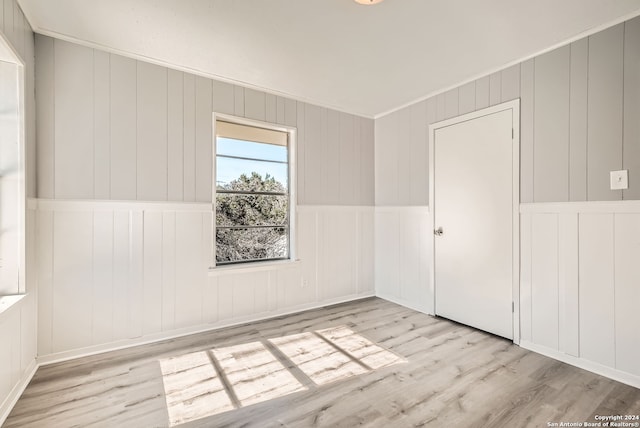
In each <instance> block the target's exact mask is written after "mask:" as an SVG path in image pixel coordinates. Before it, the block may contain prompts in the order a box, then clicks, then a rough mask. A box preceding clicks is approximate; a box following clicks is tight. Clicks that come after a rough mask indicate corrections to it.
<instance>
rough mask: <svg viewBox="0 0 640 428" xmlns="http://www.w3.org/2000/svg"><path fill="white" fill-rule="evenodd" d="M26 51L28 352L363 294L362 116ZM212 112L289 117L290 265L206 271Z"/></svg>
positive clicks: (366, 164)
mask: <svg viewBox="0 0 640 428" xmlns="http://www.w3.org/2000/svg"><path fill="white" fill-rule="evenodd" d="M36 54H37V60H38V61H37V74H36V76H37V89H38V91H37V93H38V114H39V116H38V117H39V120H38V128H37V132H38V198H39V199H38V201H36V203H35V205H36V206H37V209H36V210H35V211H34V212H35V214H34V215H35V216H36V219H37V221H36V223H37V235H38V240H39V246H38V266H39V271H38V281H39V284H40V288H41V294H40V299H39V301H38V305H39V311H40V312H39V315H40V316H39V328H38V345H39V355H40V356H45V357H47V356H48V357H49V358H58V357H68V356H73V355H78V354H80V353H82V352H88V351H97V350H102V349H108V348H109V347H112V346H114V344H116V343H117V344H131V343H138V342H140V341H143V340H151V339H154V338H159V337H167V336H170V335H173V334H177V333H181V332H182V333H183V332H188V331H195V330H198V329H203V328H212V327H214V326H219V325H224V324H229V323H233V322H239V321H241V320H249V319H259V318H262V317H267V316H273V315H274V314H277V313H283V312H286V311H290V310H295V309H301V308H308V307H313V306H318V305H322V304H326V303H330V302H337V301H341V300H345V299H352V298H357V297H362V296H366V295H371V294H372V293H373V209H372V208H370V206H372V205H373V203H374V183H373V181H374V173H373V170H374V165H373V154H374V144H373V138H374V124H373V120H371V119H366V118H362V117H358V116H354V115H350V114H347V113H342V112H338V111H334V110H330V109H327V108H323V107H318V106H314V105H311V104H307V103H303V102H297V101H294V100H291V99H287V98H284V97H280V96H275V95H271V94H266V93H264V92H260V91H256V90H252V89H247V88H243V87H241V86H236V85H232V84H228V83H223V82H220V81H215V80H211V79H208V78H205V77H201V76H195V75H192V74H189V73H184V72H181V71H176V70H170V69H167V68H165V67H160V66H157V65H154V64H150V63H145V62H142V61H136V60H133V59H130V58H125V57H122V56H119V55H115V54H109V53H106V52H103V51H100V50H96V49H91V48H87V47H83V46H80V45H77V44H73V43H68V42H65V41H61V40H58V39H53V38H49V37H45V36H40V35H38V36H37V37H36ZM214 112H218V113H225V114H230V115H235V116H239V117H245V118H250V119H255V120H259V121H264V122H269V123H273V124H281V125H287V126H291V127H295V128H296V129H297V141H296V143H297V144H296V154H297V157H296V159H295V165H296V176H297V179H298V182H297V189H296V190H297V195H298V205H299V212H298V216H297V220H298V227H297V233H298V235H297V243H298V247H297V248H298V251H297V254H296V257H297V258H299V261H298V262H297V263H294V264H292V265H291V266H279V267H271V268H267V269H262V268H259V269H257V270H255V269H253V268H249V269H247V267H246V266H245V267H244V268H243V267H240V268H238V267H235V268H229V267H227V268H225V269H223V270H222V269H221V270H218V271H216V272H215V273H212V274H211V275H209V273H208V268H209V267H210V266H211V264H212V262H213V260H212V255H211V249H212V247H213V243H212V231H211V226H212V212H211V193H212V182H213V177H212V164H213V152H212V143H213V135H212V128H213V127H212V117H213V113H214ZM114 201H118V202H114ZM52 356H55V357H52Z"/></svg>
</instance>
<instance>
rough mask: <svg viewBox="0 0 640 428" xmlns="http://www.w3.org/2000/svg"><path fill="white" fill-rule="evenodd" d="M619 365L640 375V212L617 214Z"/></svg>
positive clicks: (616, 269)
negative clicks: (639, 315) (639, 319)
mask: <svg viewBox="0 0 640 428" xmlns="http://www.w3.org/2000/svg"><path fill="white" fill-rule="evenodd" d="M615 228H616V230H615V237H614V239H615V255H616V257H615V268H614V270H615V275H616V278H615V286H616V290H615V302H614V305H615V333H616V335H615V342H616V367H617V368H618V369H620V370H623V371H625V372H629V373H632V374H634V375H636V376H640V328H639V324H638V304H640V214H616V224H615Z"/></svg>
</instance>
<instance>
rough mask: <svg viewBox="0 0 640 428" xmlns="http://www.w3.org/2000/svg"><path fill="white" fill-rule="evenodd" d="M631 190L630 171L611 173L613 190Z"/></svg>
mask: <svg viewBox="0 0 640 428" xmlns="http://www.w3.org/2000/svg"><path fill="white" fill-rule="evenodd" d="M628 188H629V170H627V169H623V170H620V171H611V190H624V189H628Z"/></svg>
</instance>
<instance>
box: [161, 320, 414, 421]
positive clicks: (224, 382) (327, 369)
mask: <svg viewBox="0 0 640 428" xmlns="http://www.w3.org/2000/svg"><path fill="white" fill-rule="evenodd" d="M269 348H271V349H272V350H273V352H272V351H271V350H270V349H269ZM274 353H275V354H274ZM402 362H406V360H404V359H403V358H401V357H399V356H397V355H396V354H394V353H393V352H390V351H388V350H386V349H384V348H382V347H380V346H378V345H376V344H375V343H374V342H372V341H370V340H368V339H366V338H365V337H363V336H361V335H359V334H357V333H355V332H354V331H353V330H351V329H350V328H348V327H346V326H338V327H332V328H327V329H322V330H317V331H312V332H305V333H299V334H292V335H289V336H284V337H278V338H273V339H269V340H268V341H266V340H264V339H261V340H259V341H255V342H250V343H243V344H240V345H234V346H227V347H222V348H213V349H210V350H205V351H200V352H193V353H190V354H185V355H180V356H176V357H170V358H165V359H161V360H159V363H160V368H161V371H162V380H163V383H164V390H165V397H166V403H167V412H168V415H169V423H170V425H171V426H175V425H179V424H182V423H185V422H189V421H194V420H197V419H201V418H205V417H207V416H212V415H216V414H219V413H223V412H227V411H230V410H234V409H237V408H240V407H244V406H250V405H252V404H257V403H261V402H264V401H269V400H272V399H275V398H279V397H283V396H285V395H289V394H292V393H295V392H300V391H306V390H308V389H309V388H317V387H320V386H322V385H326V384H329V383H332V382H337V381H340V380H344V379H348V378H351V377H353V376H358V375H361V374H364V373H367V372H370V371H372V370H377V369H380V368H382V367H387V366H390V365H393V364H398V363H402ZM288 367H289V368H288ZM294 367H295V369H299V370H294V369H293V368H294ZM290 368H291V369H290Z"/></svg>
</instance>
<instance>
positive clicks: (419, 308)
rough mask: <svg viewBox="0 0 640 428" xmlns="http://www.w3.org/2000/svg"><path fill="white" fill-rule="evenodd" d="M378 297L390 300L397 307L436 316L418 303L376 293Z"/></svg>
mask: <svg viewBox="0 0 640 428" xmlns="http://www.w3.org/2000/svg"><path fill="white" fill-rule="evenodd" d="M376 297H379V298H381V299H384V300H388V301H389V302H391V303H395V304H396V305H400V306H404V307H405V308H409V309H413V310H414V311H418V312H422V313H423V314H427V315H434V314H433V313H432V312H430V311H429V309H428V308H427V307H426V305H418V304H416V302H411V301H408V300H404V299H401V298H399V297H395V296H391V295H388V294H384V293H376Z"/></svg>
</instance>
